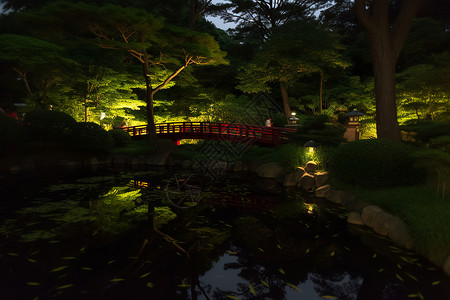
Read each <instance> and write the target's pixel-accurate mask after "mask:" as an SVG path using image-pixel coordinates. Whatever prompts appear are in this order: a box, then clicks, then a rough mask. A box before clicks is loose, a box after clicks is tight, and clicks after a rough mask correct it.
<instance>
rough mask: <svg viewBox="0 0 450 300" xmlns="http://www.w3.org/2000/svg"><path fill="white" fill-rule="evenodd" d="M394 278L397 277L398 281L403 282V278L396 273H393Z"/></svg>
mask: <svg viewBox="0 0 450 300" xmlns="http://www.w3.org/2000/svg"><path fill="white" fill-rule="evenodd" d="M395 277H397V278H398V280H400V281H401V282H403V278H402V277H401V276H400V275H398V274H397V273H395Z"/></svg>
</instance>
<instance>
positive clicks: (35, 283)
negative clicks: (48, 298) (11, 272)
mask: <svg viewBox="0 0 450 300" xmlns="http://www.w3.org/2000/svg"><path fill="white" fill-rule="evenodd" d="M27 284H28V285H31V286H38V285H41V284H40V283H39V282H33V281H28V282H27Z"/></svg>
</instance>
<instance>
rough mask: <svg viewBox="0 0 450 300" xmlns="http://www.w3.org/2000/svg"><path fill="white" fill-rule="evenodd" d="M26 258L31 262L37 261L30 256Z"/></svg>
mask: <svg viewBox="0 0 450 300" xmlns="http://www.w3.org/2000/svg"><path fill="white" fill-rule="evenodd" d="M27 260H28V261H29V262H32V263H37V260H35V259H32V258H27Z"/></svg>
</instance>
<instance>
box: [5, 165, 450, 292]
mask: <svg viewBox="0 0 450 300" xmlns="http://www.w3.org/2000/svg"><path fill="white" fill-rule="evenodd" d="M189 172H190V171H186V172H181V173H180V172H179V170H171V169H165V168H162V169H154V170H152V171H144V172H142V171H134V172H130V171H122V172H114V173H110V174H100V173H99V174H94V173H91V174H74V175H73V176H71V177H64V179H56V178H49V177H43V176H38V177H33V178H31V177H23V178H15V180H13V179H8V178H3V180H2V181H3V186H2V188H1V189H0V192H1V194H2V196H1V204H0V208H1V213H0V216H1V223H0V237H1V240H0V265H1V268H0V282H1V283H0V299H127V298H131V299H137V298H138V297H146V298H148V299H411V298H417V299H434V300H435V299H450V278H449V277H446V276H445V275H444V274H443V273H442V272H441V271H440V270H437V269H436V268H435V267H433V266H432V265H431V264H430V263H428V262H427V261H426V260H424V259H422V258H421V257H419V256H417V255H415V254H414V253H412V252H408V251H404V250H402V249H399V248H397V247H396V246H395V245H393V244H392V243H390V242H389V241H388V240H387V239H385V238H383V237H380V236H377V235H375V234H373V233H372V232H371V231H370V230H368V229H365V228H362V227H356V226H353V225H348V224H347V223H346V213H345V211H344V210H343V209H342V208H341V207H339V206H337V205H334V204H332V203H327V202H325V201H323V200H321V199H316V198H313V197H310V196H309V195H307V194H301V193H299V192H296V191H293V190H287V189H284V188H282V187H280V186H279V185H278V184H277V183H276V182H274V181H270V180H262V179H256V180H254V179H253V177H254V175H252V174H245V173H244V174H240V175H232V176H231V175H230V176H228V177H226V178H227V179H224V178H220V180H217V181H212V180H211V179H209V178H203V182H202V183H198V184H192V186H196V187H200V189H199V190H195V191H196V193H194V194H193V193H192V190H187V193H188V197H190V198H189V200H192V201H188V202H190V204H188V205H190V207H189V208H188V209H182V210H180V209H177V208H175V207H172V206H170V205H171V202H170V200H173V199H175V198H176V197H179V195H176V194H170V193H169V192H167V191H168V189H169V190H170V187H171V184H173V182H174V181H173V180H174V179H175V180H176V182H177V181H178V182H180V181H182V180H183V179H184V180H185V179H187V178H189V176H190V175H189ZM175 175H176V176H177V177H175ZM180 179H181V180H180ZM191 183H195V181H194V180H191ZM172 192H173V191H172ZM175 192H176V191H175ZM180 193H181V195H185V196H186V195H187V194H186V190H184V191H181V192H180ZM192 195H193V196H192ZM171 197H172V198H171ZM172 202H174V201H172ZM149 206H150V207H149ZM153 209H154V214H153V215H154V219H152V218H149V215H148V212H149V211H150V212H153ZM153 221H154V224H153Z"/></svg>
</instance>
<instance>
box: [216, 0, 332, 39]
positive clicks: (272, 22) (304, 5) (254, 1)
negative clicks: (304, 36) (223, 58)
mask: <svg viewBox="0 0 450 300" xmlns="http://www.w3.org/2000/svg"><path fill="white" fill-rule="evenodd" d="M228 2H229V3H226V4H222V5H218V6H217V7H218V8H219V9H220V10H219V13H218V14H219V15H221V17H222V18H223V19H224V20H225V21H226V22H234V23H237V27H236V28H237V30H238V31H242V32H247V33H251V32H257V33H258V35H259V38H260V41H261V43H264V42H266V41H267V40H269V38H270V35H271V34H272V31H273V29H275V28H277V27H281V26H283V25H285V24H287V23H288V22H290V21H293V20H307V19H310V18H312V17H313V15H314V13H315V12H316V11H317V10H318V9H321V8H323V7H325V6H326V5H328V2H329V1H327V0H277V1H273V0H228Z"/></svg>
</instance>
